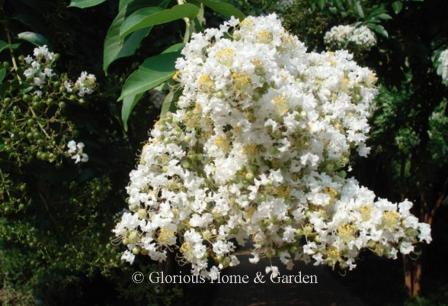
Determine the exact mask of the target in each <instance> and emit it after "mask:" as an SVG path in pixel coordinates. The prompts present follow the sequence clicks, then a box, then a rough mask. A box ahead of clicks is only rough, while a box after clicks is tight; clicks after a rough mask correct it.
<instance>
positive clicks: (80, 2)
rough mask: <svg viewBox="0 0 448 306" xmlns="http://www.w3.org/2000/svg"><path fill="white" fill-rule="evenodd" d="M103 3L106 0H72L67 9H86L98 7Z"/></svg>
mask: <svg viewBox="0 0 448 306" xmlns="http://www.w3.org/2000/svg"><path fill="white" fill-rule="evenodd" d="M103 2H106V0H72V1H71V2H70V5H69V7H79V8H87V7H92V6H96V5H99V4H101V3H103Z"/></svg>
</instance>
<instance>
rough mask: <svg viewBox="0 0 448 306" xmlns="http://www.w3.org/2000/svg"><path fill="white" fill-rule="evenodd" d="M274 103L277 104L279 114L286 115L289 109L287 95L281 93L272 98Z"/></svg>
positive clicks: (276, 110)
mask: <svg viewBox="0 0 448 306" xmlns="http://www.w3.org/2000/svg"><path fill="white" fill-rule="evenodd" d="M272 104H273V105H274V106H275V112H276V113H277V114H278V115H279V116H283V115H285V114H286V113H287V112H288V110H289V104H288V100H286V98H285V96H283V95H280V96H277V97H275V98H274V99H272Z"/></svg>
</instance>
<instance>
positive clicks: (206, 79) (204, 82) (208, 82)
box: [198, 74, 215, 91]
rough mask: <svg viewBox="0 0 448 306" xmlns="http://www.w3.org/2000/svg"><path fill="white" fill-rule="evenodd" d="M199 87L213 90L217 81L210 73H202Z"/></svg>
mask: <svg viewBox="0 0 448 306" xmlns="http://www.w3.org/2000/svg"><path fill="white" fill-rule="evenodd" d="M198 85H199V88H200V89H202V90H204V91H211V90H212V89H213V86H214V85H215V83H214V82H213V80H212V79H211V78H210V75H208V74H202V75H201V76H200V77H199V79H198Z"/></svg>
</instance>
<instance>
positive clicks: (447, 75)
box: [437, 49, 448, 86]
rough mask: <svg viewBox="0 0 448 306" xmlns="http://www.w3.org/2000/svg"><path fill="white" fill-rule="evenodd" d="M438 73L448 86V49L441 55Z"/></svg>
mask: <svg viewBox="0 0 448 306" xmlns="http://www.w3.org/2000/svg"><path fill="white" fill-rule="evenodd" d="M437 73H438V74H439V75H440V76H441V77H442V82H443V84H445V85H447V86H448V49H445V50H444V51H442V52H441V53H440V55H439V58H438V67H437Z"/></svg>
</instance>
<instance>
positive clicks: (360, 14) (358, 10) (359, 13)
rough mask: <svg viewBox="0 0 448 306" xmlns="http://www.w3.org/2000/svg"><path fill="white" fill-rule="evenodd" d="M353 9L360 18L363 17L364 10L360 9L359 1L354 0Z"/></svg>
mask: <svg viewBox="0 0 448 306" xmlns="http://www.w3.org/2000/svg"><path fill="white" fill-rule="evenodd" d="M354 6H355V11H356V13H357V14H358V16H359V17H360V18H364V10H363V9H362V6H361V3H360V2H359V1H355V4H354Z"/></svg>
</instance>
